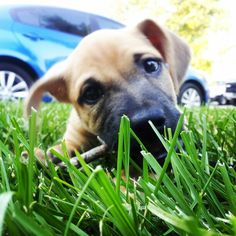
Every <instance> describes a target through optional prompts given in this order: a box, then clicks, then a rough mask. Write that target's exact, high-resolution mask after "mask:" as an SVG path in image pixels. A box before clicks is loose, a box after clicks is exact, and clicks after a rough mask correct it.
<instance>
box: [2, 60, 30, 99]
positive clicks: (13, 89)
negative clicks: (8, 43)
mask: <svg viewBox="0 0 236 236" xmlns="http://www.w3.org/2000/svg"><path fill="white" fill-rule="evenodd" d="M32 82H33V79H32V77H31V76H30V74H29V73H28V72H27V71H25V70H24V69H22V68H21V67H19V66H17V65H15V64H11V63H1V64H0V100H10V101H16V100H18V99H24V98H25V97H26V96H27V94H28V90H29V87H30V86H31V85H32Z"/></svg>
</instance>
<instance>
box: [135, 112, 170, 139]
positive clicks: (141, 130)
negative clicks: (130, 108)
mask: <svg viewBox="0 0 236 236" xmlns="http://www.w3.org/2000/svg"><path fill="white" fill-rule="evenodd" d="M149 120H150V121H152V123H153V124H154V126H155V127H156V128H157V129H158V130H159V131H161V132H162V131H163V129H164V126H165V123H166V117H165V114H164V111H163V110H162V109H155V110H143V111H139V112H137V113H136V114H134V115H133V116H132V117H131V127H132V129H133V130H134V132H135V133H136V134H137V135H140V136H141V137H145V138H151V137H153V134H154V131H153V130H152V128H151V127H150V125H149V123H148V121H149Z"/></svg>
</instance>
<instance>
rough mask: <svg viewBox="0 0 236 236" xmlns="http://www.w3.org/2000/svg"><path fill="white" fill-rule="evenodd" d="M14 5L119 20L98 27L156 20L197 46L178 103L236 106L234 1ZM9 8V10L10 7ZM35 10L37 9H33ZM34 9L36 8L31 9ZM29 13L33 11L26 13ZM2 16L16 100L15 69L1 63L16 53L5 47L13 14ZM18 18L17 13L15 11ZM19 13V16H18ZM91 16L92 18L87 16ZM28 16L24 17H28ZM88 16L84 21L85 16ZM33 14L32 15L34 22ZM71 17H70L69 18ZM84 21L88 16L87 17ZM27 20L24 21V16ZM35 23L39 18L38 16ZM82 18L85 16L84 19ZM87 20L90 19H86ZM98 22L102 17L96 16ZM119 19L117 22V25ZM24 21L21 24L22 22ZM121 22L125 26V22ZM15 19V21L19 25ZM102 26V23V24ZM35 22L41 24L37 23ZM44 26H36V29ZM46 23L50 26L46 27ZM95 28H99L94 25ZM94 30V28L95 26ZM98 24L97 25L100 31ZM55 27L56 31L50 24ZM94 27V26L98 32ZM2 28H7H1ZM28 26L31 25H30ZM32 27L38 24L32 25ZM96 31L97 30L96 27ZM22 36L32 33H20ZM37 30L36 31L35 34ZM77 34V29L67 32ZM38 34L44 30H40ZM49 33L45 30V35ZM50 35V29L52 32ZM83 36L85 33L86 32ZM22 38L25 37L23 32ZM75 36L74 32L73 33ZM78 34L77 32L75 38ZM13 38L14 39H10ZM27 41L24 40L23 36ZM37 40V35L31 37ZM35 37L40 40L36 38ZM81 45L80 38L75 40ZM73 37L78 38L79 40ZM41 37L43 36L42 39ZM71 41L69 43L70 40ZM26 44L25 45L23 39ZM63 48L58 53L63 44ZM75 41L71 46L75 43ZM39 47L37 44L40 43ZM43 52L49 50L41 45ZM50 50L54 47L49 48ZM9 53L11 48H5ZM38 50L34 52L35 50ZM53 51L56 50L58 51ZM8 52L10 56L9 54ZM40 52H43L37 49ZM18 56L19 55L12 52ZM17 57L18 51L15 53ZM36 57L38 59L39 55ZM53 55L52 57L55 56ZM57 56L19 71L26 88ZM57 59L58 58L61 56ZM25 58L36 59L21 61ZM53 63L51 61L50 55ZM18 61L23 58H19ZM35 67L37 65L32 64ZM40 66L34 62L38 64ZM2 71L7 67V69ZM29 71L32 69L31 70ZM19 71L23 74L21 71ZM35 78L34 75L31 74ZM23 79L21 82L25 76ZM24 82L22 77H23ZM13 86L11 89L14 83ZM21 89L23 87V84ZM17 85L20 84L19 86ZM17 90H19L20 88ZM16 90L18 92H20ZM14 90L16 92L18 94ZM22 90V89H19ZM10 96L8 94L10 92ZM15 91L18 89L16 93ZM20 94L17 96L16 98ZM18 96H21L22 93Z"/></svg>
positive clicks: (0, 76)
mask: <svg viewBox="0 0 236 236" xmlns="http://www.w3.org/2000/svg"><path fill="white" fill-rule="evenodd" d="M9 4H12V6H18V5H19V4H20V5H27V4H28V5H29V4H33V5H35V6H36V8H37V7H38V6H39V5H47V6H51V7H60V8H61V7H62V8H66V9H67V8H70V9H76V10H78V11H82V12H85V13H89V14H90V13H93V14H95V15H98V16H103V17H106V18H107V19H108V20H111V22H112V21H114V22H113V23H112V24H106V25H104V24H100V25H99V27H98V28H120V27H122V26H125V25H134V24H136V23H137V22H139V21H141V20H142V19H145V18H152V19H154V20H155V21H156V22H158V23H160V24H162V25H165V26H167V27H168V28H169V29H171V30H172V31H174V32H175V33H176V34H178V35H180V36H182V37H183V38H184V39H185V40H186V41H187V42H188V44H189V45H190V47H191V50H192V62H191V67H190V68H189V71H188V73H187V75H186V78H185V79H184V82H183V84H182V87H181V89H180V93H179V95H178V101H179V103H180V104H182V105H187V106H194V105H196V106H199V105H202V104H206V103H207V104H209V103H210V104H217V105H236V71H235V67H236V14H235V9H236V2H235V1H232V0H205V1H203V0H165V1H161V0H160V1H158V0H116V1H111V0H100V1H96V0H87V1H83V0H69V1H50V2H49V1H44V0H41V1H38V2H37V1H21V0H18V1H7V2H3V1H1V2H0V7H3V6H5V5H9ZM5 11H7V10H5ZM30 11H31V10H30ZM31 12H32V11H31ZM22 14H24V16H27V17H28V15H27V13H26V12H24V13H22ZM3 15H4V14H2V16H0V33H1V37H2V39H1V38H0V82H1V87H0V99H2V100H3V99H6V97H7V98H8V99H9V97H11V98H12V94H10V89H9V88H8V90H9V91H8V90H7V89H6V87H9V86H10V85H12V86H13V85H14V86H15V83H16V82H13V81H12V80H13V79H11V81H10V82H11V84H10V85H9V84H8V86H6V84H7V83H8V82H9V74H6V71H10V70H9V67H7V68H6V67H4V66H1V62H2V63H3V65H4V63H5V64H6V63H8V64H11V63H10V61H4V60H3V59H1V57H2V58H6V57H8V56H10V55H5V54H6V52H4V50H3V49H2V47H6V45H8V47H10V48H11V46H9V44H10V43H9V38H10V37H9V36H7V37H6V38H5V40H4V37H3V35H4V34H5V33H6V30H7V26H6V25H8V24H7V23H6V22H9V19H7V18H8V17H6V18H4V17H3ZM10 15H11V16H12V13H10ZM13 15H14V14H13ZM27 17H25V18H27ZM84 17H85V18H86V16H84ZM23 18H24V17H23ZM71 18H73V19H72V21H75V17H73V14H72V15H71ZM85 18H84V19H85ZM32 19H33V18H32V17H31V20H32ZM18 20H19V16H18V18H17V17H15V18H14V16H13V21H18ZM69 20H70V19H69ZM82 20H83V19H82ZM23 21H24V20H23ZM32 21H33V20H32ZM80 21H81V20H80ZM84 21H85V20H84ZM96 21H97V20H96ZM116 22H117V25H116V24H115V23H116ZM17 23H19V22H17ZM20 23H21V24H22V23H23V24H25V23H26V24H30V25H31V26H32V25H34V24H33V23H32V24H31V23H30V22H29V20H28V18H27V22H22V21H21V22H20ZM119 23H120V25H119ZM14 24H15V23H13V25H14ZM96 24H97V25H98V21H97V23H96ZM34 26H35V25H34ZM37 27H38V25H37V26H36V28H37ZM43 27H45V26H43ZM93 27H94V26H93ZM22 28H23V25H19V27H18V29H16V30H19V29H20V31H21V30H22ZM90 28H92V26H91V25H90ZM98 28H97V29H98ZM8 29H13V28H12V24H9V28H8ZM50 29H51V30H55V29H52V28H50ZM97 29H94V30H97ZM1 30H2V31H1ZM25 30H26V29H25ZM30 30H31V31H32V28H31V29H30ZM94 30H91V32H92V31H94ZM20 33H21V34H22V35H26V34H28V33H25V32H23V33H22V32H20ZM30 33H32V32H30ZM64 33H67V34H71V35H73V32H65V31H64ZM88 33H90V32H88ZM37 34H40V33H39V31H38V32H37ZM44 34H45V33H44ZM47 34H50V32H47ZM80 36H81V35H80ZM83 36H85V35H83ZM17 37H18V38H19V37H20V36H17ZM61 37H65V38H66V37H69V36H68V35H64V36H63V35H61ZM71 37H72V36H71ZM73 37H74V36H73ZM39 38H40V40H39V41H40V42H37V45H40V43H41V42H42V41H43V38H44V35H42V36H40V35H39ZM6 40H8V43H6ZM22 40H23V39H22ZM31 40H32V38H31ZM33 40H35V39H33ZM73 40H75V45H76V44H77V43H78V42H79V41H80V39H75V38H73ZM73 40H72V41H73ZM36 41H38V40H36ZM65 43H66V42H64V44H65ZM21 44H24V43H21ZM56 44H57V49H56V50H54V51H58V50H59V49H58V43H56ZM75 45H72V46H71V48H73V47H75ZM33 47H35V44H34V46H33ZM41 49H42V50H43V48H41ZM47 49H48V46H47ZM70 50H71V49H68V47H67V52H66V53H65V50H64V51H63V55H61V56H60V59H62V58H63V56H66V54H69V53H70ZM5 51H6V50H5ZM21 51H22V50H21ZM32 51H33V49H32V50H31V53H32ZM52 51H53V50H52ZM4 53H5V54H4ZM35 53H37V52H35ZM12 56H13V55H12ZM14 57H16V55H14ZM34 57H38V56H35V55H34ZM51 57H52V56H51V55H50V58H51ZM56 57H57V59H56V60H54V62H51V63H48V65H45V66H44V67H45V68H44V69H34V68H32V70H35V71H34V73H35V74H34V75H33V76H32V74H31V75H30V76H29V78H27V79H24V78H23V77H24V76H23V75H22V74H19V76H20V79H23V80H24V81H25V82H26V86H25V87H26V89H25V90H27V89H28V87H29V86H30V85H31V84H32V82H33V81H34V80H35V79H37V78H36V77H40V76H42V75H43V74H44V73H45V70H46V69H48V68H49V67H50V66H51V65H52V64H53V63H55V62H56V61H58V60H59V55H56ZM56 57H55V58H56ZM20 60H25V62H27V61H29V60H30V59H28V58H25V59H20ZM37 60H38V61H42V60H46V59H45V58H43V59H42V58H41V59H37ZM47 61H48V59H47ZM17 63H18V62H17ZM30 66H31V65H30ZM32 67H34V66H32ZM1 71H3V72H4V73H3V72H2V73H1ZM25 72H27V73H28V74H30V73H29V70H28V71H27V70H26V71H25ZM15 74H16V75H17V73H16V71H15ZM30 77H31V78H30ZM20 81H21V80H20ZM21 83H22V81H21ZM12 86H11V87H12ZM18 87H19V86H18ZM14 89H15V88H14ZM14 89H13V90H14ZM14 91H15V90H14ZM14 91H13V92H14ZM16 92H18V94H19V92H21V91H18V90H17V91H16ZM5 94H7V96H6V95H5ZM14 94H15V93H14ZM14 96H15V95H13V97H14ZM24 96H25V93H21V95H20V96H19V97H24ZM16 97H17V96H16Z"/></svg>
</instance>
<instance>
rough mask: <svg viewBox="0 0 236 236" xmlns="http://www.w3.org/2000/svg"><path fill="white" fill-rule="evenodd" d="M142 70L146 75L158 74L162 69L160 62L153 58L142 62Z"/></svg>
mask: <svg viewBox="0 0 236 236" xmlns="http://www.w3.org/2000/svg"><path fill="white" fill-rule="evenodd" d="M142 65H143V68H144V70H145V72H146V73H148V74H153V73H155V74H159V73H160V72H161V69H162V62H161V60H158V59H155V58H146V59H144V60H143V61H142Z"/></svg>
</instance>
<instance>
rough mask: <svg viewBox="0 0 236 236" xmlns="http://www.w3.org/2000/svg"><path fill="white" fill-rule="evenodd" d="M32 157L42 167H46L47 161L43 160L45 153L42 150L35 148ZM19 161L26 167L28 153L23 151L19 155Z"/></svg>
mask: <svg viewBox="0 0 236 236" xmlns="http://www.w3.org/2000/svg"><path fill="white" fill-rule="evenodd" d="M34 155H35V157H36V158H37V161H39V162H40V163H41V164H42V165H44V166H46V167H47V166H48V164H47V160H46V158H45V153H44V151H43V150H42V149H40V148H35V149H34ZM20 161H21V162H22V163H23V164H25V165H27V164H28V163H29V153H28V152H27V151H23V152H22V153H21V159H20Z"/></svg>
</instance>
